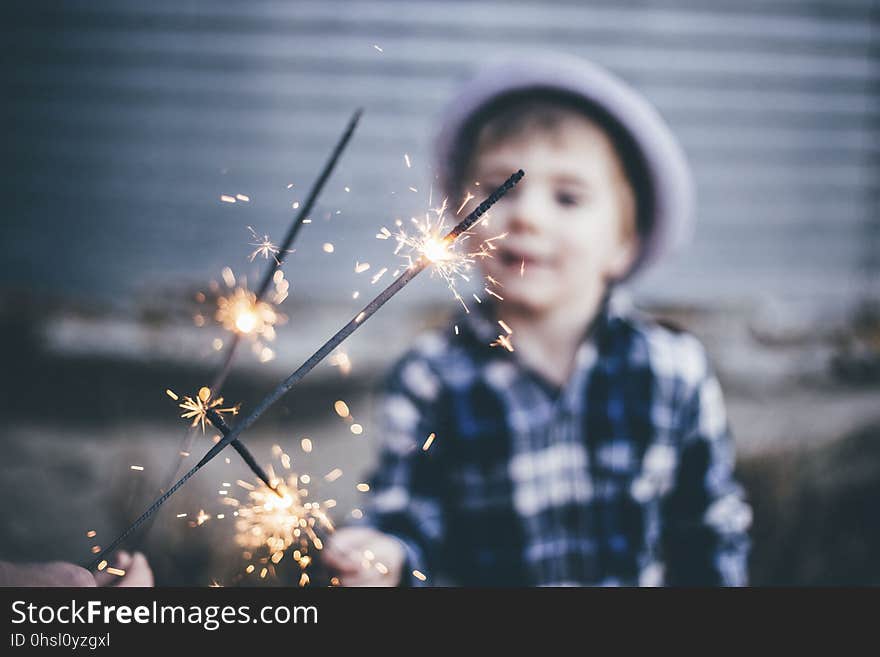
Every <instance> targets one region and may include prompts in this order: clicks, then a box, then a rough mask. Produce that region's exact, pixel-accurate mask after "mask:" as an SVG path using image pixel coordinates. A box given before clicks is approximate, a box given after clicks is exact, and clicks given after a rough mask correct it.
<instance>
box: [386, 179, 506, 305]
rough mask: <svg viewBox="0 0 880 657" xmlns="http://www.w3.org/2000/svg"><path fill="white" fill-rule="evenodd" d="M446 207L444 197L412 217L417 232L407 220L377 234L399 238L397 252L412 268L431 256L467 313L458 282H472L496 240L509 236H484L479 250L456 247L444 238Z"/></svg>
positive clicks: (435, 269)
mask: <svg viewBox="0 0 880 657" xmlns="http://www.w3.org/2000/svg"><path fill="white" fill-rule="evenodd" d="M472 198H473V196H471V195H470V194H468V197H467V198H466V199H465V201H464V203H462V205H461V207H460V208H459V209H458V212H461V208H463V207H464V206H465V205H466V204H467V202H468V201H470V200H471V199H472ZM446 209H447V204H446V201H445V200H444V201H443V203H442V204H441V205H440V207H439V208H432V209H430V210H428V212H427V213H426V214H425V218H424V220H419V219H417V218H416V217H412V218H411V219H410V221H411V223H412V224H413V225H414V226H415V232H414V233H408V232H407V231H406V228H405V227H404V225H403V223H402V222H400V221H398V230H397V232H396V233H392V232H391V231H390V230H388V229H387V228H384V227H383V228H382V229H381V231H380V232H379V233H378V234H377V235H376V237H377V238H378V239H383V240H387V239H391V238H393V239H395V240H396V241H397V248H396V249H395V250H394V254H395V255H399V256H401V257H402V258H404V259H405V260H406V261H407V264H408V266H409V267H412V266H413V264H414V262H415V261H417V260H418V259H420V258H422V257H426V258H428V259H429V260H430V261H431V262H432V263H433V264H434V267H433V268H432V270H431V273H432V274H435V273H436V274H437V275H439V276H440V277H441V278H442V279H443V280H444V281H446V285H447V287H448V288H449V289H450V291H451V292H452V294H453V296H454V297H455V299H456V301H458V302H459V303H460V304H461V305H462V306H463V307H464V309H465V311H466V312H470V310H469V309H468V306H467V304H466V303H465V301H464V298H463V297H462V296H461V294H460V293H459V292H458V289H457V284H458V281H459V279H461V280H464V281H470V274H469V272H470V270H471V269H472V267H473V265H474V264H475V263H476V262H477V260H479V259H484V258H491V257H492V251H494V250H495V248H496V246H495V244H494V242H495V240H499V239H504V238H505V237H506V236H507V233H502V234H500V235H496V236H494V237H489V238H487V239H484V240H483V241H482V242H480V244H479V245H477V247H476V249H475V250H470V251H469V250H466V249H456V248H454V247H453V246H452V244H451V242H449V241H447V238H446V237H444V235H445V233H446V230H447V219H446ZM456 214H458V213H456ZM468 237H470V236H469V235H466V236H464V237H463V238H462V239H461V240H460V241H459V244H464V243H466V241H467V238H468ZM384 272H385V270H382V271H381V272H380V273H379V274H377V275H376V276H375V277H374V278H373V281H372V282H373V283H375V282H376V280H378V278H379V277H380V276H381V274H383V273H384ZM486 278H487V280H488V282H489V284H490V285H499V283H498V281H496V280H495V279H493V278H492V277H491V276H487V277H486ZM483 289H484V290H485V291H486V292H487V293H488V294H491V295H492V296H494V297H497V298H498V299H501V300H503V298H502V297H501V296H500V295H499V294H498V293H497V292H495V291H494V290H493V289H491V288H490V287H489V286H486V287H485V288H483ZM475 299H476V300H477V301H478V302H479V301H480V299H479V298H478V297H476V296H475Z"/></svg>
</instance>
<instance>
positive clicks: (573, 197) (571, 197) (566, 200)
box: [556, 191, 581, 208]
mask: <svg viewBox="0 0 880 657" xmlns="http://www.w3.org/2000/svg"><path fill="white" fill-rule="evenodd" d="M556 202H557V203H559V205H561V206H563V207H567V208H569V207H574V206H576V205H580V203H581V197H580V195H579V194H575V193H574V192H566V191H558V192H556Z"/></svg>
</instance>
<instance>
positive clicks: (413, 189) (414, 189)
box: [409, 187, 419, 194]
mask: <svg viewBox="0 0 880 657" xmlns="http://www.w3.org/2000/svg"><path fill="white" fill-rule="evenodd" d="M409 191H411V192H413V193H414V194H418V193H419V190H418V189H416V188H415V187H410V188H409Z"/></svg>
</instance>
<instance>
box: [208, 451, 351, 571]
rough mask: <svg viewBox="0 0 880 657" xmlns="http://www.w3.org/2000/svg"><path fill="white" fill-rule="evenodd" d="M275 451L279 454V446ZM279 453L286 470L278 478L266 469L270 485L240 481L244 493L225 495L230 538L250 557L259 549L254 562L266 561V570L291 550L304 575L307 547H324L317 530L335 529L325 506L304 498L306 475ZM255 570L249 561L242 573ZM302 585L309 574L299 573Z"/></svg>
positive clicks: (307, 481)
mask: <svg viewBox="0 0 880 657" xmlns="http://www.w3.org/2000/svg"><path fill="white" fill-rule="evenodd" d="M276 447H277V446H276ZM277 451H278V452H280V451H281V450H280V448H278V449H277ZM281 456H282V459H281V463H282V466H283V467H284V468H285V470H287V471H288V473H287V474H286V475H285V476H283V477H278V476H275V473H274V471H273V470H272V469H271V468H270V479H271V482H272V487H271V488H269V487H267V486H266V485H265V484H259V483H258V484H256V485H254V484H251V483H249V482H246V481H242V480H239V481H238V485H239V487H241V488H242V489H243V490H244V491H246V493H245V496H244V498H243V499H238V498H236V497H233V496H226V497H224V498H223V504H226V505H229V506H232V507H234V508H235V513H236V518H237V520H236V523H235V529H236V535H235V540H236V543H237V544H238V545H239V546H240V547H242V548H243V549H244V551H243V556H244V557H245V559H247V560H252V559H254V558H255V557H256V556H257V555H258V554H260V553H262V554H263V557H262V558H259V557H258V560H259V561H260V562H262V563H266V564H269V562H270V561H271V565H268V566H267V568H269V569H272V570H273V571H274V568H273V566H274V565H277V564H278V563H279V562H280V561H281V560H282V559H283V558H284V557H285V555H286V554H287V553H288V552H290V553H291V556H292V558H293V560H294V561H295V562H296V563H297V564H298V565H299V567H300V569H301V570H302V571H303V573H305V570H306V568H307V567H308V566H309V564H310V563H311V562H312V557H311V555H310V554H309V551H310V550H311V549H315V550H321V549H323V547H324V544H323V541H322V539H321V536H320V534H319V532H321V531H324V532H332V531H333V530H334V527H333V523H332V521H331V520H330V518H329V517H328V515H327V513H326V509H327V508H329V506H327V507H325V505H323V504H322V503H321V502H317V501H315V502H312V501H308V496H309V491H308V489H307V488H306V487H305V486H307V485H308V484H309V482H310V478H309V476H308V475H305V474H304V475H298V474H297V473H295V472H292V471H290V459H289V458H287V459H284V458H283V457H284V456H286V454H283V453H282V454H281ZM254 570H255V566H254V564H253V563H251V564H249V566H248V568H247V569H245V572H253V571H254ZM306 583H308V578H307V577H306V578H302V577H301V578H300V586H303V585H305V584H306Z"/></svg>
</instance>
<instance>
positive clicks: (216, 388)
mask: <svg viewBox="0 0 880 657" xmlns="http://www.w3.org/2000/svg"><path fill="white" fill-rule="evenodd" d="M363 112H364V111H363V109H361V108H358V109H357V110H355V112H354V114H352V115H351V118H350V119H349V121H348V125H347V126H346V127H345V131H344V132H343V133H342V136H341V137H340V138H339V141H337V142H336V146H335V147H334V148H333V151H332V152H331V153H330V157H328V158H327V161H326V162H325V163H324V168H323V169H322V170H321V173H320V174H319V175H318V178H317V180H315V182H314V184H313V185H312V187H311V189H310V190H309V194H308V196H307V197H306V200H305V201H304V202H303V204H302V206H301V207H300V210H299V212H298V213H297V215H296V218H295V219H294V221H293V223H292V224H291V225H290V228H289V229H288V231H287V235H285V237H284V242H283V243H282V244H281V246H279V247H278V253H277V254H276V255H275V257H274V258H273V259H272V263H273V264H272V265H270V266H269V267H267V268H266V273H265V274H263V279H262V281H261V282H260V287H259V288H257V290H256V292H255V294H256V303H259V302H260V301H262V300H263V297H265V296H266V293H267V292H268V291H269V287H270V286H271V284H272V279H273V277H274V276H275V272H277V271H278V270H279V269H281V266H282V265H283V264H284V258H285V256H286V255H287V253H288V252H289V250H290V245H291V244H293V242H294V240H296V236H297V234H299V231H300V228H302V225H303V221H304V220H305V219H306V218H307V217H308V216H309V213H310V212H311V211H312V208H313V207H314V205H315V201H317V199H318V195H319V194H320V193H321V191H322V190H323V189H324V185H325V184H326V183H327V180H328V179H329V178H330V174H331V173H333V170H334V169H335V168H336V163H337V162H338V161H339V158H340V157H341V156H342V152H343V151H344V150H345V147H346V146H347V145H348V142H349V140H350V139H351V136H352V134H354V130H355V128H356V127H357V125H358V122H359V121H360V119H361V115H362V114H363ZM240 343H241V334H240V333H237V332H236V333H233V336H232V341H231V342H230V343H229V346H228V347H227V349H226V355H225V357H224V359H223V365H222V366H221V368H220V370H219V371H218V372H217V375H216V376H215V377H214V380H213V381H212V382H211V386H210V388H209V389H210V390H211V393H212V394H213V395H214V396H215V397H216V396H219V395H220V390H221V388H222V387H223V384H224V383H226V379H227V377H228V376H229V373H230V371H231V370H232V361H233V358H234V357H235V352H236V351H237V350H238V346H239V344H240ZM214 425H215V427H216V426H217V425H216V423H214ZM217 428H218V429H219V428H220V427H217ZM194 434H195V429H190V430H189V431H187V433H186V435H185V436H184V439H183V442H182V443H181V445H180V449H179V450H178V455H179V456H178V458H177V460H176V462H175V464H174V470H172V471H171V473H170V474H169V476H168V479H167V481H166V483H165V485H164V486H162V488H161V490H163V491H165V490H167V489H168V487H169V486H170V485H171V484H172V483H174V480H175V479H176V477H177V473H178V471H179V470H180V464H181V463H182V462H183V455H182V453H185V452H189V447H190V444H191V443H192V437H193V435H194ZM232 446H233V447H234V448H235V451H237V452H238V454H239V455H240V456H241V458H242V459H244V461H245V463H247V465H248V467H250V469H251V470H252V471H253V473H254V474H255V475H257V477H259V478H260V479H261V480H262V481H263V483H265V484H266V485H267V486H268V487H269V488H271V489H272V490H275V487H274V486H272V484H271V482H270V480H269V477H268V476H267V475H266V473H265V472H264V471H263V468H262V467H260V465H259V464H258V463H257V461H256V459H255V458H254V457H253V455H252V454H251V453H250V451H249V450H248V448H247V447H245V445H244V444H242V443H241V442H239V441H238V440H235V441H233V442H232Z"/></svg>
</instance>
